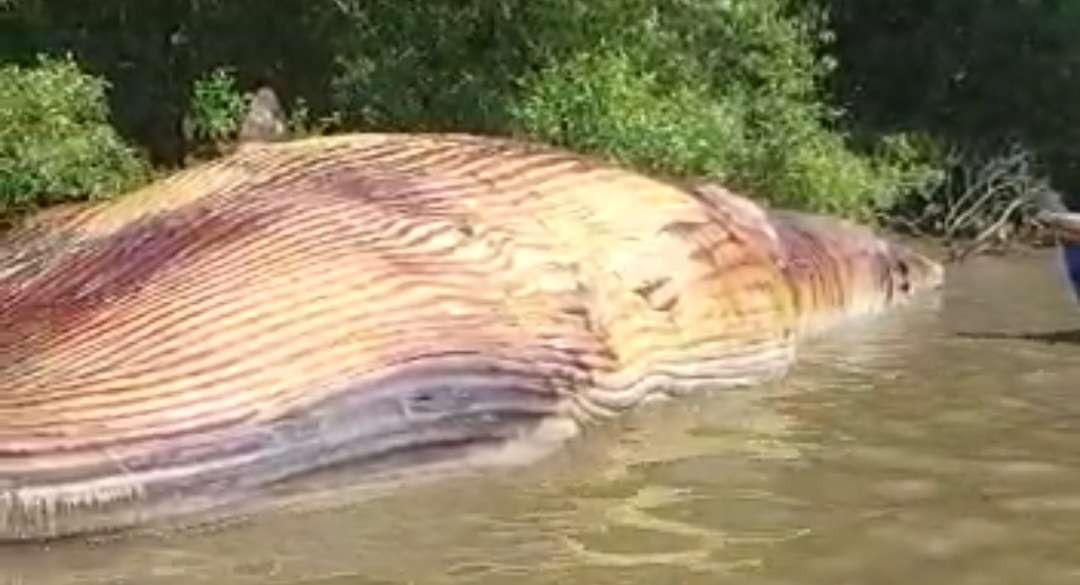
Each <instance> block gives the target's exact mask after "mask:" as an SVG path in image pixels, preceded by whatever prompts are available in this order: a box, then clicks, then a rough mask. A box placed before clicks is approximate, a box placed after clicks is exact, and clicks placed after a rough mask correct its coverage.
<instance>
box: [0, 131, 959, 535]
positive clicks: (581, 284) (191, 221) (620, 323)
mask: <svg viewBox="0 0 1080 585" xmlns="http://www.w3.org/2000/svg"><path fill="white" fill-rule="evenodd" d="M8 239H9V240H10V241H9V242H8V244H7V246H6V247H5V248H4V250H5V251H3V252H0V536H2V537H4V538H9V539H10V538H37V537H49V536H54V535H61V534H70V533H76V532H82V531H90V530H98V529H109V528H115V527H121V526H127V525H132V524H138V523H141V522H144V521H148V520H153V519H155V518H158V517H163V516H168V515H170V514H176V513H182V512H186V511H194V510H200V509H205V508H208V507H213V506H218V505H220V504H222V503H226V502H228V501H230V500H233V499H235V498H242V497H243V495H244V494H245V493H247V492H249V491H250V490H255V489H258V488H259V487H261V486H265V485H269V484H273V483H275V482H277V481H280V480H282V479H285V478H288V477H292V476H296V475H300V474H304V473H306V472H310V471H313V470H317V469H320V468H325V467H327V466H330V465H336V464H343V463H346V464H347V463H350V462H363V461H376V460H383V459H392V458H393V457H395V456H397V455H400V454H404V453H413V452H420V451H437V450H439V449H447V450H448V452H452V449H453V448H455V447H470V446H485V445H488V446H492V447H497V446H498V445H501V444H503V443H506V442H510V441H515V440H528V439H529V437H532V436H537V435H545V436H558V437H563V436H568V435H572V434H573V432H574V430H576V429H577V428H580V427H581V426H583V425H585V424H587V423H588V422H589V421H593V420H596V419H602V418H605V417H608V416H612V415H614V414H617V413H619V412H621V411H624V410H626V409H628V408H630V407H632V406H634V405H636V404H638V403H640V402H641V401H642V400H643V399H644V398H646V397H648V396H649V395H653V394H678V393H683V392H688V391H692V390H695V389H698V388H706V387H722V386H730V385H739V384H750V383H756V382H761V381H765V380H768V379H772V378H775V377H777V376H779V375H781V374H783V373H784V372H785V370H786V369H787V368H788V367H789V366H790V365H791V363H792V361H793V359H794V346H795V342H796V339H797V338H798V337H799V335H800V334H803V333H805V332H807V331H810V330H815V329H818V328H820V327H821V326H823V325H827V324H828V323H829V322H831V321H834V320H836V319H837V318H840V317H844V316H848V315H852V314H856V313H873V312H875V311H879V310H881V309H884V308H887V307H889V306H891V305H894V304H896V303H899V302H901V301H903V300H904V299H905V298H907V297H908V296H909V295H910V294H911V293H913V292H914V291H916V290H918V289H922V288H927V287H929V286H934V285H936V284H937V283H938V282H939V281H940V278H941V276H940V268H939V267H938V266H937V265H936V264H934V263H933V262H931V261H929V260H926V259H924V258H922V257H921V256H918V255H916V254H912V253H910V252H908V251H906V250H904V249H902V248H900V247H897V246H895V245H893V244H890V243H888V242H886V241H884V240H881V239H879V238H877V237H876V236H875V235H873V234H872V233H870V232H869V231H867V230H865V229H862V228H859V227H856V226H853V225H850V224H847V223H844V222H839V221H834V220H828V219H825V218H817V217H810V216H803V215H799V214H793V213H780V212H768V211H766V210H763V209H762V208H760V207H758V206H757V205H755V204H753V203H752V202H750V201H748V200H745V199H742V198H739V197H736V196H734V195H732V194H730V193H728V192H726V191H724V190H722V189H719V188H716V187H702V188H698V189H683V188H679V187H677V186H673V185H670V184H667V183H663V182H660V181H655V180H652V179H650V178H647V177H645V176H642V175H639V174H636V173H633V172H629V171H626V170H622V169H619V168H616V167H613V166H609V165H605V164H601V163H597V162H594V161H590V160H587V159H584V158H582V157H578V156H575V155H572V154H569V153H565V152H561V151H557V150H552V149H548V148H543V147H534V146H525V145H521V144H517V143H512V142H507V141H501V140H494V139H485V138H477V137H469V136H435V135H353V136H343V137H335V138H321V139H314V140H308V141H299V142H292V143H282V144H273V145H257V146H251V147H245V148H243V149H241V151H240V152H238V153H236V154H234V155H232V156H230V157H227V158H225V159H222V160H220V161H217V162H214V163H211V164H208V165H205V166H202V167H200V168H197V169H193V170H191V171H186V172H184V173H181V174H179V175H177V176H175V177H173V178H171V179H169V180H166V181H163V182H161V183H158V184H155V185H153V186H151V187H148V188H146V189H144V190H142V191H140V192H137V193H134V194H131V195H130V196H127V197H124V198H122V199H120V200H118V201H116V202H112V203H109V204H105V205H98V206H89V207H85V208H79V209H74V210H68V211H63V212H57V213H53V214H50V215H46V216H42V217H41V218H39V219H38V220H37V221H36V222H33V223H32V225H30V226H28V227H26V228H25V229H24V230H22V231H21V232H18V233H15V234H13V235H10V236H9V238H8ZM553 429H555V430H554V431H553ZM552 433H554V434H552Z"/></svg>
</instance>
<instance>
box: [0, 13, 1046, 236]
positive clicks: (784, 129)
mask: <svg viewBox="0 0 1080 585" xmlns="http://www.w3.org/2000/svg"><path fill="white" fill-rule="evenodd" d="M877 1H878V2H879V3H882V4H888V3H889V2H891V1H892V0H877ZM987 1H989V0H987ZM894 4H895V3H894ZM853 6H856V5H855V4H852V3H850V2H845V1H842V0H755V1H753V2H743V1H733V0H675V1H671V2H657V1H655V0H530V1H529V2H523V1H517V0H465V1H451V0H430V1H428V2H420V3H405V2H397V1H393V0H313V1H310V2H300V1H299V0H283V1H282V2H280V3H276V4H274V5H273V6H269V5H267V4H265V3H264V2H261V1H259V0H229V1H225V0H204V1H201V2H194V1H192V0H170V1H169V2H167V3H164V4H163V5H162V6H158V7H156V8H154V9H151V8H149V7H148V6H147V5H146V4H145V3H139V2H134V1H132V2H119V1H118V2H110V3H101V4H87V5H86V6H84V7H80V8H72V7H71V5H70V4H69V3H64V2H61V1H60V0H9V1H8V2H6V3H3V2H0V63H2V62H3V61H7V62H8V63H10V64H9V65H7V66H5V67H4V68H3V69H2V70H0V215H5V216H11V214H12V213H13V212H17V211H21V210H25V209H28V208H32V207H34V206H36V205H45V204H49V203H52V202H55V201H61V200H66V199H78V198H88V197H102V196H106V195H108V194H112V193H116V192H119V191H122V190H123V189H125V188H127V187H128V186H130V185H131V184H133V183H137V182H138V181H140V180H142V179H144V178H145V177H147V176H148V175H147V172H146V166H147V162H145V161H151V162H152V163H153V164H154V165H156V166H157V167H159V168H160V167H166V168H168V167H171V166H176V165H179V164H184V163H185V162H189V161H190V160H191V158H192V155H193V154H195V155H199V154H200V153H206V152H220V151H221V150H223V149H222V148H220V145H221V144H222V143H227V142H228V141H230V140H232V139H233V138H234V137H235V135H236V132H237V130H238V128H239V126H240V118H241V116H242V115H243V112H244V110H245V102H246V100H247V99H248V96H249V95H250V92H251V91H253V90H254V89H255V88H257V87H258V86H260V85H270V86H272V87H274V88H275V89H276V90H278V92H279V93H280V94H281V95H282V96H283V98H284V100H285V104H286V109H288V110H290V112H291V114H292V115H291V118H292V119H291V121H290V127H291V128H292V129H293V130H294V131H295V132H298V133H304V134H311V133H318V132H343V131H365V130H395V131H465V132H476V133H484V134H497V135H510V136H517V137H521V138H525V139H532V140H540V141H544V142H549V143H553V144H558V145H562V146H565V147H568V148H570V149H573V150H576V151H580V152H585V153H592V154H596V155H600V156H604V157H607V158H609V159H611V160H614V161H617V162H620V163H622V164H626V165H630V166H633V167H636V168H639V169H642V170H645V171H648V172H655V173H660V174H664V175H674V176H692V177H709V178H712V179H715V180H719V181H721V182H724V183H726V184H727V185H729V186H731V187H733V188H736V189H738V190H741V191H743V192H746V193H748V194H751V195H752V196H755V197H757V198H759V199H761V200H763V201H766V202H768V203H770V204H773V205H779V206H785V207H796V208H801V209H809V210H814V211H821V212H827V213H832V214H837V215H843V216H848V217H853V218H857V219H861V220H865V221H874V220H882V219H884V223H886V224H889V225H893V226H894V227H907V228H914V227H915V226H918V228H919V229H920V230H925V231H926V232H927V233H932V232H934V229H935V226H936V225H938V224H936V223H935V219H934V218H929V219H928V218H927V217H924V216H923V215H922V214H923V213H924V212H926V211H927V210H928V209H929V210H931V212H932V210H933V209H935V208H934V205H936V204H941V203H942V202H953V203H955V202H956V200H958V199H959V200H960V201H961V202H962V203H963V202H965V201H970V199H971V198H970V197H969V198H968V199H963V196H962V193H963V192H964V189H968V188H969V187H971V186H970V185H961V183H962V181H959V180H958V179H957V177H961V176H963V175H964V173H963V172H962V170H963V169H964V168H966V167H965V166H964V165H967V166H971V165H975V164H982V163H980V162H979V161H984V162H985V161H986V160H995V156H997V153H996V151H993V150H992V149H990V150H989V151H987V152H988V154H986V155H985V156H983V157H982V158H977V157H974V158H973V157H968V159H965V161H967V162H959V163H958V160H959V159H957V158H956V157H954V156H952V157H951V156H950V154H949V153H953V152H955V149H954V148H953V143H952V142H950V140H952V138H950V137H948V136H945V135H942V134H935V133H934V132H933V131H932V129H931V130H927V129H926V128H918V127H909V126H905V125H904V124H897V123H892V124H883V123H880V121H881V120H882V119H883V118H884V117H883V115H882V113H881V111H880V109H875V108H874V107H873V104H860V103H849V102H851V101H852V100H853V99H857V96H856V94H857V91H856V89H857V88H853V87H852V86H851V84H850V83H847V84H845V82H846V81H850V79H848V78H844V79H840V80H838V79H837V75H838V73H839V74H846V75H848V76H849V77H858V78H859V79H860V80H862V81H861V83H862V84H863V85H864V86H867V87H869V86H871V83H870V82H871V81H874V80H875V79H876V78H874V77H873V76H871V75H869V74H868V73H867V71H866V66H865V63H866V62H867V60H866V59H863V58H860V57H859V53H858V47H854V48H853V47H852V46H851V44H852V43H851V38H855V37H857V36H858V35H853V33H852V34H849V36H848V37H845V38H841V39H840V42H836V39H835V37H834V34H833V30H832V24H831V21H830V20H829V19H828V18H827V11H828V10H829V9H839V10H841V12H840V13H839V14H837V17H836V19H835V20H836V22H838V23H839V25H840V26H841V27H842V30H847V28H851V27H852V26H853V22H856V21H860V19H861V20H863V21H867V22H868V23H870V24H875V23H876V24H877V26H879V27H881V26H885V24H883V23H893V22H894V21H892V20H882V21H880V22H879V20H875V19H877V18H878V17H879V15H878V14H870V15H869V16H866V15H864V14H862V13H859V12H858V10H856V9H855V8H853ZM859 6H861V5H859ZM897 6H900V5H896V6H894V7H893V9H894V10H903V8H902V7H901V8H897ZM860 10H861V8H860ZM965 14H966V13H965ZM906 15H907V16H908V17H912V18H914V17H917V14H915V13H908V14H906ZM913 15H914V16H913ZM871 17H873V18H871ZM918 38H919V39H921V40H922V41H925V40H926V38H925V37H918ZM61 52H64V53H66V52H70V53H71V54H72V55H74V61H69V60H64V59H46V60H41V61H38V60H37V55H39V54H43V53H44V54H60V53H61ZM848 61H851V62H852V63H853V65H848ZM15 63H19V64H20V65H15ZM76 64H78V67H81V70H79V69H77V66H76ZM881 77H885V75H881ZM860 87H861V86H860ZM108 88H111V90H108ZM837 88H839V89H837ZM107 90H108V93H106V92H107ZM852 96H856V97H852ZM883 99H884V98H881V97H879V100H883ZM841 101H842V102H843V103H844V105H845V107H847V108H848V110H847V111H846V110H844V109H841V108H840V107H839V106H838V105H837V104H838V103H840V102H841ZM848 111H852V112H856V113H858V112H872V113H873V115H872V116H871V115H869V114H867V115H865V116H863V117H862V118H860V117H857V116H856V117H853V116H851V115H848ZM110 112H111V118H110V115H109V114H110ZM871 119H872V120H871ZM867 120H871V121H872V122H873V123H870V122H867ZM114 128H115V130H114ZM118 136H123V137H124V139H126V140H127V141H128V142H129V143H130V144H133V145H135V146H136V147H137V148H134V149H133V148H132V147H129V146H125V144H124V143H123V142H122V140H121V139H120V138H119V137H118ZM1010 144H1012V143H1010ZM208 145H210V146H213V148H207V146H208ZM1032 160H1033V161H1035V162H1033V163H1032V164H1029V165H1027V166H1025V167H1024V168H1023V171H1024V172H1025V173H1027V174H1028V175H1030V176H1031V177H1038V176H1041V174H1040V173H1042V168H1041V167H1040V166H1039V165H1038V164H1037V160H1036V158H1034V157H1033V158H1032ZM972 161H974V162H972ZM999 184H1004V183H995V185H999ZM1009 184H1011V185H1015V184H1017V183H1016V182H1015V181H1014V182H1013V183H1009ZM1002 193H1004V192H1002ZM1001 197H1002V198H1004V197H1006V195H1001ZM988 199H994V198H988ZM975 200H979V201H983V200H984V199H983V198H981V197H977V198H975ZM995 201H996V200H995ZM995 205H996V204H995ZM1005 205H1006V207H1005V208H1002V207H1000V206H992V210H988V211H986V212H985V214H986V215H987V221H989V219H988V218H989V216H990V215H993V216H994V217H996V216H997V215H999V214H1001V213H1003V212H1005V211H1008V212H1009V213H1012V211H1013V210H1010V209H1009V207H1008V203H1007V202H1006V203H1005ZM1022 209H1023V206H1017V207H1016V208H1015V210H1016V211H1017V212H1018V213H1019V212H1020V211H1022ZM973 213H974V214H976V215H978V214H983V213H984V212H983V211H982V210H976V211H975V212H973ZM965 217H966V216H965ZM938 219H940V218H938ZM977 223H978V222H976V224H977ZM976 224H972V225H976ZM978 225H982V224H978ZM971 229H975V228H971ZM939 231H940V230H939Z"/></svg>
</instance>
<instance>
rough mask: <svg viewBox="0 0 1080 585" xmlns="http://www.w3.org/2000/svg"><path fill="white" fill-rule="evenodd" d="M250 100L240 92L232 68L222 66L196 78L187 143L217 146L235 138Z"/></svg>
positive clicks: (186, 121) (192, 92) (186, 123)
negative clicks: (193, 142) (189, 141)
mask: <svg viewBox="0 0 1080 585" xmlns="http://www.w3.org/2000/svg"><path fill="white" fill-rule="evenodd" d="M249 99H250V97H249V96H247V95H245V94H244V93H243V92H241V91H240V89H239V87H238V85H237V82H236V73H235V72H234V71H233V70H231V69H228V68H225V67H219V68H217V69H214V70H213V71H211V72H210V73H208V74H206V75H204V76H203V77H200V78H198V79H196V80H195V82H194V83H193V87H192V91H191V105H190V111H189V113H188V116H187V119H186V120H185V127H186V130H187V134H188V136H187V138H188V140H191V141H195V142H198V143H204V144H210V145H218V144H221V143H224V142H226V141H229V140H232V139H233V138H235V137H236V133H237V132H238V131H239V130H240V125H241V124H242V123H243V121H244V115H245V114H246V113H247V107H248V102H249Z"/></svg>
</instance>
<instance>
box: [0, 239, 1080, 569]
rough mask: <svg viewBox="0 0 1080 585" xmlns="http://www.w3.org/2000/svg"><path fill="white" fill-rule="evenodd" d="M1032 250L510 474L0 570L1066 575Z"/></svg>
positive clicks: (1053, 330)
mask: <svg viewBox="0 0 1080 585" xmlns="http://www.w3.org/2000/svg"><path fill="white" fill-rule="evenodd" d="M1055 270H1056V259H1055V258H1054V257H1053V255H1052V254H1051V253H1041V254H1035V255H1030V256H1022V257H1008V258H982V259H975V260H972V261H970V262H968V263H965V264H963V265H961V266H959V267H957V268H956V270H955V271H954V272H953V273H952V275H951V280H950V283H949V285H948V288H947V289H946V290H945V291H944V295H943V297H942V298H941V299H938V300H933V299H926V300H925V301H924V302H923V303H921V304H920V305H919V306H915V307H911V308H910V309H906V310H903V311H900V312H898V313H895V314H891V315H889V316H887V317H885V318H882V319H876V320H871V321H865V322H862V323H854V324H852V325H851V326H850V327H847V328H845V329H844V330H843V331H839V332H836V333H834V334H833V335H830V336H828V337H825V338H822V339H820V340H815V341H814V342H813V343H812V344H810V345H809V346H808V347H807V348H806V349H805V350H804V351H803V355H802V361H801V363H800V365H799V367H798V368H797V369H796V371H795V372H794V373H793V375H792V376H791V377H790V378H788V379H787V380H785V381H784V382H782V383H779V384H775V385H771V386H766V387H761V388H754V389H750V390H745V391H728V392H715V393H712V394H707V395H701V396H694V397H689V398H687V399H685V400H678V401H670V402H665V403H657V404H653V405H650V406H649V407H648V408H646V409H644V410H642V411H640V412H637V413H635V414H633V415H631V416H629V417H627V418H625V419H623V420H620V421H618V422H617V423H615V424H613V425H611V426H608V427H605V428H601V429H596V430H594V431H593V432H590V433H589V435H588V436H587V437H586V438H585V439H584V440H582V441H579V442H577V443H575V444H574V445H573V446H572V447H571V448H570V449H568V450H566V451H565V452H562V453H560V454H559V455H557V456H555V457H552V458H551V459H548V460H546V461H544V462H542V463H540V464H539V465H536V466H533V467H530V468H528V469H524V470H510V471H503V472H496V473H492V474H487V475H485V476H484V477H472V478H468V477H465V478H456V479H451V480H447V481H441V482H437V483H430V484H426V485H419V486H410V487H401V488H396V489H393V490H391V491H390V492H389V493H379V494H375V495H370V494H369V495H367V496H365V497H364V498H357V499H355V500H350V501H348V502H343V501H338V502H336V503H333V504H332V505H331V504H317V505H310V506H302V507H298V508H297V509H295V510H291V511H284V512H281V513H276V514H268V515H260V516H257V517H254V518H251V519H248V520H246V521H243V522H240V523H237V524H232V525H227V526H213V527H207V528H205V529H200V530H184V531H180V532H172V533H162V534H151V535H147V534H143V535H136V536H125V537H121V538H118V539H107V540H104V541H91V542H86V541H67V542H61V543H57V544H54V545H51V546H50V547H47V548H42V547H16V548H5V549H0V583H20V584H21V583H33V584H35V585H37V584H43V585H53V584H57V585H59V584H74V583H79V584H82V583H139V584H144V583H145V584H159V583H161V584H171V583H176V584H181V583H183V584H198V583H213V584H221V585H229V584H232V585H241V584H254V583H259V584H263V583H280V584H283V585H298V584H305V585H384V584H388V583H436V584H438V583H446V584H465V583H468V584H474V583H476V584H481V583H506V582H510V581H513V582H514V583H516V584H521V585H525V584H532V583H563V582H574V583H590V584H592V583H620V584H624V583H643V584H650V585H652V584H657V583H702V584H705V583H708V584H715V583H718V582H724V583H746V584H750V585H759V584H760V585H780V584H810V585H813V584H822V585H826V584H827V585H834V584H836V583H909V582H917V581H921V582H929V583H950V584H960V585H964V584H975V583H978V584H988V585H996V584H1002V585H1005V584H1010V585H1011V584H1014V583H1029V582H1030V583H1040V584H1047V583H1048V584H1053V583H1076V582H1080V556H1078V555H1077V554H1076V551H1077V550H1080V497H1078V496H1077V495H1076V494H1080V449H1077V447H1076V445H1077V444H1078V438H1080V400H1078V399H1077V391H1078V388H1080V387H1078V386H1077V384H1076V380H1077V379H1080V352H1078V351H1077V348H1076V341H1077V336H1076V332H1077V331H1080V321H1078V315H1077V311H1076V310H1075V306H1074V304H1073V300H1072V299H1071V298H1070V297H1069V296H1068V294H1067V292H1066V291H1063V290H1062V287H1061V282H1060V277H1059V275H1058V274H1057V273H1056V272H1055Z"/></svg>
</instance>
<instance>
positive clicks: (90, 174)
mask: <svg viewBox="0 0 1080 585" xmlns="http://www.w3.org/2000/svg"><path fill="white" fill-rule="evenodd" d="M105 91H106V83H105V82H104V81H103V80H101V79H99V78H97V77H93V76H90V75H87V74H85V73H83V72H82V71H80V70H79V68H78V67H77V66H76V65H75V64H74V63H73V62H72V61H71V60H70V59H54V58H41V59H39V61H38V63H37V64H36V66H33V67H22V66H17V65H8V66H4V67H0V217H2V218H10V217H12V215H13V214H15V213H17V212H20V211H25V210H28V209H31V208H34V207H36V206H38V205H42V204H47V203H54V202H60V201H67V200H75V199H86V198H101V197H106V196H109V195H112V194H114V193H117V192H119V191H122V190H124V189H125V188H128V187H130V186H131V185H133V184H134V183H136V182H138V181H140V180H142V179H144V178H145V177H146V175H147V167H146V165H145V163H144V162H143V160H142V159H141V158H140V157H139V156H138V155H137V154H136V153H135V151H133V150H132V149H131V148H129V147H128V146H127V145H126V144H124V142H123V141H122V140H121V139H120V137H119V136H118V135H117V133H116V131H115V130H114V129H113V127H112V126H111V125H110V124H109V112H108V107H107V105H106V101H105Z"/></svg>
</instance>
